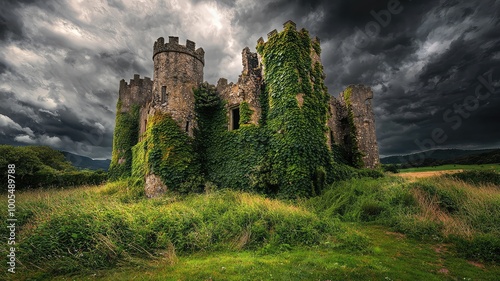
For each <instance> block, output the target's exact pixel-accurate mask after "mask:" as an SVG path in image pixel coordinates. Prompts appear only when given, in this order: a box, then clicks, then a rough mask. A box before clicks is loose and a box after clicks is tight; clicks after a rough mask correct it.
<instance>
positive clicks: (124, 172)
mask: <svg viewBox="0 0 500 281" xmlns="http://www.w3.org/2000/svg"><path fill="white" fill-rule="evenodd" d="M121 108H122V102H121V100H118V103H117V105H116V121H115V131H114V136H113V153H112V157H111V164H110V167H109V176H110V178H111V179H119V178H126V177H129V176H130V175H131V172H132V159H133V157H132V147H133V146H134V145H135V144H137V140H138V135H139V106H138V105H133V106H132V107H131V109H130V111H129V112H121Z"/></svg>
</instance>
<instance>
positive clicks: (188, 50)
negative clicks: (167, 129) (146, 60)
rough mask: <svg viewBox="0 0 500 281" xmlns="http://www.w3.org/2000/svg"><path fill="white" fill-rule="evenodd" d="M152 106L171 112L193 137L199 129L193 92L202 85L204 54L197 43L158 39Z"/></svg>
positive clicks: (176, 39)
mask: <svg viewBox="0 0 500 281" xmlns="http://www.w3.org/2000/svg"><path fill="white" fill-rule="evenodd" d="M153 62H154V73H153V81H154V82H153V107H154V108H157V109H160V110H161V111H164V112H166V113H169V114H170V115H171V116H172V118H173V119H174V120H175V121H176V122H177V124H178V125H179V127H181V129H183V130H185V131H186V133H188V135H189V136H193V128H194V127H196V120H195V113H194V92H193V89H194V88H197V87H198V86H199V85H200V84H201V83H202V82H203V67H204V65H205V51H204V50H203V49H202V48H198V49H195V43H194V42H193V41H190V40H186V45H185V46H183V45H179V38H178V37H173V36H170V37H169V38H168V43H165V42H164V39H163V37H160V38H158V40H156V42H155V43H154V46H153Z"/></svg>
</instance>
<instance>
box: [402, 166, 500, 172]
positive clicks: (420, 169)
mask: <svg viewBox="0 0 500 281" xmlns="http://www.w3.org/2000/svg"><path fill="white" fill-rule="evenodd" d="M449 170H464V171H469V170H493V171H496V172H500V164H483V165H452V164H450V165H441V166H433V167H418V168H407V169H401V170H400V173H409V172H429V171H449Z"/></svg>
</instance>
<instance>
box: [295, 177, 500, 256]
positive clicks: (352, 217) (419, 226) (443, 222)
mask: <svg viewBox="0 0 500 281" xmlns="http://www.w3.org/2000/svg"><path fill="white" fill-rule="evenodd" d="M304 205H305V206H307V207H308V208H310V209H312V210H314V211H315V212H316V213H317V214H318V215H320V216H322V217H324V218H325V219H328V218H332V217H334V218H339V219H340V220H342V221H350V222H367V221H370V222H377V223H381V224H384V225H387V226H390V227H392V228H393V229H394V230H396V231H399V232H402V233H405V234H406V235H407V236H409V237H412V238H415V239H434V240H438V241H450V242H455V244H456V245H457V249H458V251H459V252H461V253H463V254H464V255H465V256H467V257H469V258H475V259H480V260H487V261H498V260H499V258H500V190H499V189H498V186H497V185H495V184H471V183H467V182H464V181H461V180H457V179H456V178H454V177H447V176H442V177H434V178H427V179H421V180H419V181H417V182H414V183H407V182H405V181H404V180H402V179H399V178H391V177H387V178H384V179H376V180H374V179H357V180H350V181H345V182H340V183H337V184H334V185H333V186H331V187H330V188H328V189H327V190H326V191H325V192H324V193H323V194H322V195H321V196H318V197H315V198H311V199H309V200H307V201H305V203H304ZM472 249H474V250H472Z"/></svg>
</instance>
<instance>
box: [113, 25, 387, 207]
mask: <svg viewBox="0 0 500 281" xmlns="http://www.w3.org/2000/svg"><path fill="white" fill-rule="evenodd" d="M287 25H291V26H292V27H293V29H294V30H295V23H293V22H291V21H288V22H286V23H285V26H287ZM277 33H278V32H277V31H276V30H273V31H271V32H270V33H269V34H268V38H270V37H272V36H274V35H276V34H277ZM311 42H312V43H313V45H317V46H319V44H320V40H319V38H317V37H314V38H312V39H311ZM263 43H264V40H263V39H262V38H260V39H259V40H258V44H263ZM204 55H205V52H204V50H203V49H202V48H198V49H196V47H195V43H194V42H192V41H190V40H187V41H186V44H185V45H181V44H179V38H178V37H172V36H171V37H169V40H168V42H167V43H165V42H164V38H162V37H160V38H158V39H157V40H156V42H154V46H153V61H154V69H153V80H151V79H150V78H148V77H145V78H144V79H140V78H139V75H134V79H133V80H130V83H129V84H127V83H126V82H125V80H122V81H120V90H119V104H121V107H120V112H128V111H130V110H131V108H132V105H134V104H135V105H138V106H140V110H139V114H138V118H139V120H138V123H139V126H138V132H137V134H138V138H137V139H138V141H141V139H142V136H143V135H144V133H145V132H146V130H147V125H148V120H149V119H150V118H151V117H152V116H153V115H154V114H155V112H158V111H160V112H162V113H167V114H168V115H169V116H171V117H172V119H173V120H174V121H175V122H176V123H177V125H178V126H179V128H180V129H181V130H183V131H184V132H185V133H186V134H187V135H188V136H190V137H194V131H195V129H196V128H197V120H196V114H195V97H194V91H193V90H194V89H195V88H198V87H199V86H200V85H201V84H202V83H203V68H204V64H205V61H204ZM311 61H312V62H313V65H314V64H316V63H321V59H320V54H319V52H317V51H314V50H312V51H311ZM242 65H243V70H242V73H241V75H240V76H239V78H238V81H237V82H236V83H232V82H231V83H228V81H227V79H225V78H220V79H219V80H218V82H217V85H216V86H212V87H215V88H216V90H217V93H218V95H219V96H220V98H221V99H222V100H223V101H224V106H225V109H226V112H227V120H228V124H227V128H228V130H229V131H231V130H237V129H238V125H237V123H238V120H239V116H238V114H239V107H240V105H241V104H242V103H246V104H248V106H249V108H250V110H251V111H252V116H251V117H250V121H249V124H253V125H256V126H259V125H260V124H259V121H260V120H261V115H262V108H263V106H262V105H261V104H260V103H261V99H260V97H261V91H262V90H263V89H264V88H265V86H266V81H265V78H264V77H265V76H264V73H265V67H266V66H265V65H264V64H263V61H262V58H261V57H260V55H259V54H258V53H253V52H251V51H250V49H249V48H248V47H246V48H244V49H243V51H242ZM323 79H324V77H323ZM312 82H313V83H314V81H312ZM296 99H297V103H298V105H299V107H302V104H303V102H304V96H303V94H302V93H297V95H296ZM372 99H373V92H372V91H371V89H370V88H369V87H366V86H363V85H352V86H349V87H348V88H346V90H344V91H343V92H342V93H340V95H339V97H338V98H334V97H333V96H332V97H331V98H330V100H329V102H328V109H329V110H328V113H327V115H328V116H327V122H326V124H325V126H326V128H327V129H325V131H326V140H327V145H328V147H329V148H330V149H332V148H333V147H334V146H337V147H345V146H346V145H347V144H352V143H353V142H352V141H351V142H348V141H347V139H348V137H349V136H352V135H355V142H354V143H355V145H356V146H357V149H359V151H360V152H361V155H362V162H363V166H364V167H367V168H376V167H377V166H378V165H379V154H378V147H377V141H376V136H375V124H374V122H375V120H374V114H373V111H372V106H371V100H372ZM349 118H351V119H352V120H349ZM323 120H324V119H323ZM348 121H351V122H348ZM349 124H353V125H351V126H350V125H349ZM116 134H117V133H116V132H115V136H116ZM132 145H134V144H132ZM115 150H116V149H115V148H114V150H113V153H114V154H115V153H117V151H115ZM120 164H121V163H112V164H111V165H112V166H113V165H120ZM145 182H146V187H145V190H146V195H147V196H149V197H154V196H157V195H158V194H161V193H163V192H164V191H165V190H166V189H167V188H168V187H167V186H164V185H162V183H161V180H160V179H159V177H157V176H155V175H154V174H153V173H150V174H147V175H146V177H145Z"/></svg>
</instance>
